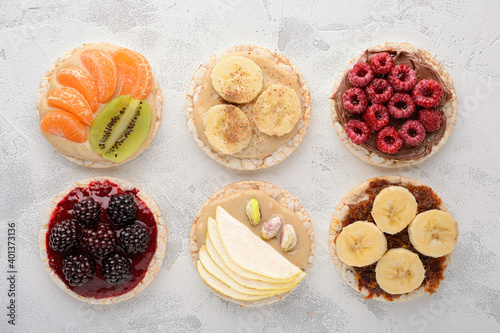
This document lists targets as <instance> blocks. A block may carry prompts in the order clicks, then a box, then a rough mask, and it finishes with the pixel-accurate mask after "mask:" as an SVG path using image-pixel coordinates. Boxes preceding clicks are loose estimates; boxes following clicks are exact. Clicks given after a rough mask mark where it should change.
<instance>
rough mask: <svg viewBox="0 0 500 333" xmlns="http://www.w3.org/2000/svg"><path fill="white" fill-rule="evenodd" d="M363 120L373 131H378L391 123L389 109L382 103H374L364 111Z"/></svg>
mask: <svg viewBox="0 0 500 333" xmlns="http://www.w3.org/2000/svg"><path fill="white" fill-rule="evenodd" d="M363 120H364V121H365V122H366V124H367V125H368V126H369V127H370V129H371V130H372V131H375V132H378V131H380V130H381V129H382V128H384V126H386V125H387V124H388V123H389V111H387V108H386V107H385V106H383V105H382V104H372V105H370V107H368V109H366V112H365V113H363Z"/></svg>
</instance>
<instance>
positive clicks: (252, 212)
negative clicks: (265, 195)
mask: <svg viewBox="0 0 500 333" xmlns="http://www.w3.org/2000/svg"><path fill="white" fill-rule="evenodd" d="M245 212H246V213H247V217H248V222H250V224H251V225H257V224H259V223H260V215H261V214H260V208H259V202H258V201H257V199H255V198H252V199H250V201H248V202H247V206H246V207H245Z"/></svg>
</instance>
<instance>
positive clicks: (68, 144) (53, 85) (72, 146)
mask: <svg viewBox="0 0 500 333" xmlns="http://www.w3.org/2000/svg"><path fill="white" fill-rule="evenodd" d="M120 48H121V47H118V46H115V45H110V44H93V45H87V46H84V47H83V48H81V49H79V50H77V51H75V52H74V53H73V54H72V55H71V56H70V57H69V58H68V59H66V60H64V61H63V62H62V63H61V64H59V65H58V66H57V67H56V68H55V69H54V70H53V71H52V74H51V76H50V84H49V89H48V90H47V93H46V94H45V95H44V96H43V98H42V100H41V102H40V105H39V118H40V120H42V118H43V117H44V116H45V115H46V114H47V113H49V112H50V111H53V110H55V109H57V108H56V107H54V106H51V105H49V103H48V102H47V97H48V94H49V92H50V91H51V90H53V89H57V88H60V87H63V85H61V84H60V83H59V82H58V81H57V73H58V72H59V70H61V69H63V68H68V67H77V68H80V69H82V70H84V71H86V72H87V73H89V74H91V73H90V72H89V71H88V70H87V68H86V67H85V65H84V64H83V62H82V61H81V60H80V55H81V54H82V53H83V52H84V51H85V50H88V49H98V50H103V51H106V52H108V53H109V54H111V53H112V52H114V51H116V50H118V49H120ZM120 87H121V82H120V78H119V81H118V85H117V88H116V91H115V94H114V95H113V97H111V98H110V99H109V101H108V102H107V103H109V102H111V101H112V100H113V99H114V98H116V97H118V92H119V91H120ZM155 97H156V87H155V84H154V83H153V85H152V87H151V91H150V92H149V95H148V96H147V97H146V100H147V101H148V104H149V107H150V109H151V126H150V128H149V132H148V135H147V136H146V139H145V140H144V142H143V143H142V145H141V146H140V147H139V148H138V149H137V151H142V150H144V149H147V148H148V147H149V145H150V144H151V141H152V139H153V132H154V127H155V126H154V124H155V123H156V111H155V110H156V105H155ZM107 103H105V104H102V103H100V104H99V107H98V109H97V111H96V112H95V113H94V119H95V117H96V116H97V115H98V114H99V112H101V110H102V109H103V108H104V107H105V106H106V105H107ZM89 129H90V128H89V127H87V134H88V131H89ZM42 134H43V136H44V137H45V138H46V139H47V140H48V141H49V142H50V144H51V145H52V146H54V148H56V149H57V150H58V151H59V152H60V153H62V154H66V155H70V156H74V157H78V158H81V159H83V160H86V161H108V160H107V159H105V158H104V157H102V156H101V155H100V154H98V153H96V152H95V151H94V150H92V148H91V147H90V144H89V142H88V140H87V141H86V142H83V143H78V142H73V141H69V140H67V139H65V138H64V137H62V136H59V135H53V134H49V133H45V132H43V131H42ZM132 156H134V155H132Z"/></svg>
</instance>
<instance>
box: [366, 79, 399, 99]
mask: <svg viewBox="0 0 500 333" xmlns="http://www.w3.org/2000/svg"><path fill="white" fill-rule="evenodd" d="M365 92H366V95H367V96H368V99H369V100H370V101H371V102H372V103H378V104H384V103H385V102H387V101H388V100H390V99H391V97H392V94H393V93H394V89H393V88H392V86H391V85H390V84H389V82H387V80H384V79H375V80H373V81H372V83H370V85H369V86H368V87H366V88H365Z"/></svg>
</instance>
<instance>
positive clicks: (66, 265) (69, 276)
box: [62, 254, 95, 287]
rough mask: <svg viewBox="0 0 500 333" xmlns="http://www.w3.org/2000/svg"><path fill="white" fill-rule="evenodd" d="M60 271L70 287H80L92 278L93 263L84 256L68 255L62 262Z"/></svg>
mask: <svg viewBox="0 0 500 333" xmlns="http://www.w3.org/2000/svg"><path fill="white" fill-rule="evenodd" d="M62 271H63V273H64V276H65V277H66V281H68V283H69V285H70V286H73V287H74V286H81V285H83V284H85V283H87V282H89V281H90V280H92V278H93V277H94V274H95V261H94V260H93V259H92V258H90V256H89V255H86V254H78V255H69V256H67V257H66V258H64V260H63V267H62Z"/></svg>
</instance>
